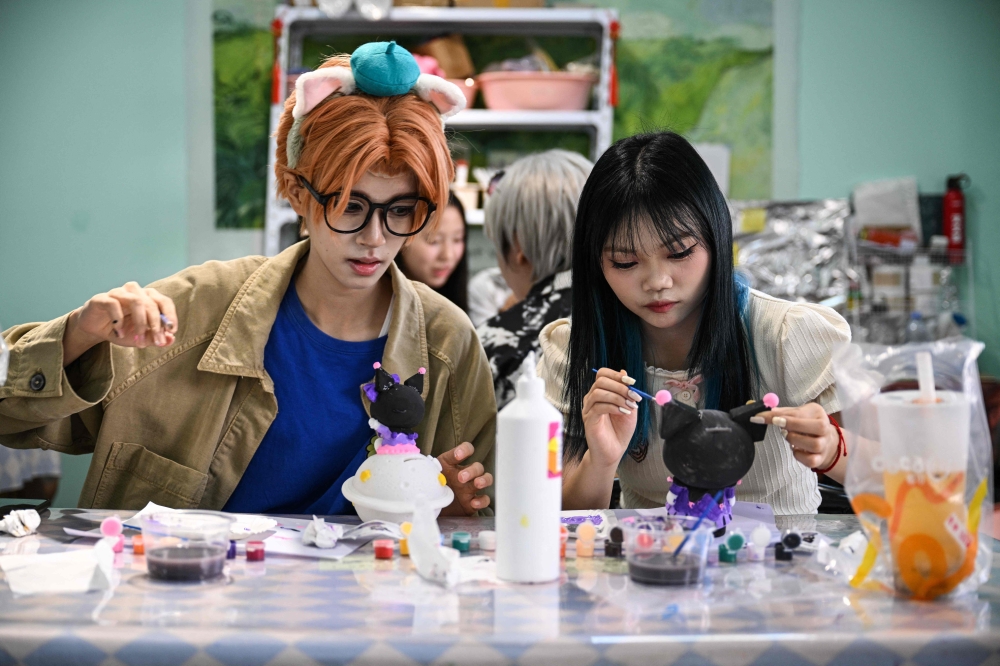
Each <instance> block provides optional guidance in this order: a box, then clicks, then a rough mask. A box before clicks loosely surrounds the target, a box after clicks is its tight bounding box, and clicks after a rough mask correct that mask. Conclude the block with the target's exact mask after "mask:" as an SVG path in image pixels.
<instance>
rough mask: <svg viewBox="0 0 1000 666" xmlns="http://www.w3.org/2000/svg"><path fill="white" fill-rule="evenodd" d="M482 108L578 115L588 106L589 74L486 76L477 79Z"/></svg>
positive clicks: (481, 75)
mask: <svg viewBox="0 0 1000 666" xmlns="http://www.w3.org/2000/svg"><path fill="white" fill-rule="evenodd" d="M477 79H478V81H479V87H480V88H482V91H483V100H484V101H485V102H486V108H488V109H493V110H494V111H525V110H531V111H582V110H584V109H586V108H587V107H589V106H590V88H591V86H593V85H594V83H596V82H597V77H596V76H594V75H593V74H578V73H574V72H486V73H483V74H480V75H479V76H478V77H477Z"/></svg>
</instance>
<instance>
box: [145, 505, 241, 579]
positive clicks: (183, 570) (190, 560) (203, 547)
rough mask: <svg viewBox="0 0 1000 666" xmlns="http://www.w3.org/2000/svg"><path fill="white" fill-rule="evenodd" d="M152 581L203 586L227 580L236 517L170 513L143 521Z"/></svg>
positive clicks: (205, 513) (221, 514) (209, 512)
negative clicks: (230, 538)
mask: <svg viewBox="0 0 1000 666" xmlns="http://www.w3.org/2000/svg"><path fill="white" fill-rule="evenodd" d="M139 522H140V525H141V526H142V543H143V547H144V549H145V551H146V569H147V570H148V572H149V577H150V578H154V579H156V580H163V581H172V582H203V581H209V580H213V579H216V578H219V577H221V576H223V569H224V568H225V565H226V551H227V550H228V549H229V529H230V527H231V526H232V524H233V519H232V517H230V516H228V515H226V514H223V513H218V512H215V511H169V512H162V513H153V514H149V515H146V516H142V517H141V518H140V521H139Z"/></svg>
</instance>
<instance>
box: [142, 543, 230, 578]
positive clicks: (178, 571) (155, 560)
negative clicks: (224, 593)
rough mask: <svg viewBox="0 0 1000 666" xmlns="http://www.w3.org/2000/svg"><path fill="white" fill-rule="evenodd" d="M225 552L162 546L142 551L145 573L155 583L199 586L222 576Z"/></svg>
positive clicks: (212, 547) (207, 548) (195, 547)
mask: <svg viewBox="0 0 1000 666" xmlns="http://www.w3.org/2000/svg"><path fill="white" fill-rule="evenodd" d="M225 566H226V549H225V548H220V547H215V546H184V545H180V546H164V547H161V548H154V549H152V550H149V551H146V569H147V571H148V572H149V577H150V578H154V579H156V580H168V581H180V582H187V583H190V582H201V581H206V580H212V579H214V578H218V577H220V576H222V570H223V568H224V567H225Z"/></svg>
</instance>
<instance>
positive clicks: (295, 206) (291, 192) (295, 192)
mask: <svg viewBox="0 0 1000 666" xmlns="http://www.w3.org/2000/svg"><path fill="white" fill-rule="evenodd" d="M282 180H283V182H284V184H285V194H286V197H287V198H288V203H289V204H291V206H292V210H294V211H295V214H296V215H298V216H299V217H302V218H306V219H308V218H309V215H308V213H309V205H310V203H311V202H312V197H311V196H310V194H309V192H308V191H307V190H306V188H304V187H302V183H301V182H299V176H297V175H295V174H293V173H285V174H284V175H283V176H282Z"/></svg>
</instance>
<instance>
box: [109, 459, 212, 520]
mask: <svg viewBox="0 0 1000 666" xmlns="http://www.w3.org/2000/svg"><path fill="white" fill-rule="evenodd" d="M207 483H208V475H207V474H203V473H201V472H199V471H198V470H196V469H191V468H190V467H186V466H184V465H182V464H180V463H178V462H174V461H173V460H170V459H168V458H164V457H163V456H159V455H157V454H155V453H153V452H152V451H150V450H149V449H147V448H146V447H144V446H141V445H139V444H129V443H127V442H115V443H114V444H112V445H111V453H110V454H109V455H108V462H107V464H106V465H105V466H104V472H103V473H102V474H101V481H100V483H99V484H98V486H97V492H96V493H95V494H94V508H98V509H141V508H143V507H144V506H146V504H147V503H149V502H155V503H157V504H162V505H163V506H169V507H171V508H174V509H191V508H196V507H197V506H198V503H199V502H200V501H201V496H202V494H203V493H204V492H205V486H206V484H207Z"/></svg>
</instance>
